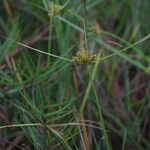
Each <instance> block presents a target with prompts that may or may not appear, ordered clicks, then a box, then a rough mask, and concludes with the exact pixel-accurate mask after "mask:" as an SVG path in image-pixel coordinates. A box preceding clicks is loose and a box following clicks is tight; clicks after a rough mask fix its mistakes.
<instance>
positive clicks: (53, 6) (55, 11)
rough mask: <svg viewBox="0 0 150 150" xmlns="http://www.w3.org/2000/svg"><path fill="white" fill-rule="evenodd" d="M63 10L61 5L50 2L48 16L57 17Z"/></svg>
mask: <svg viewBox="0 0 150 150" xmlns="http://www.w3.org/2000/svg"><path fill="white" fill-rule="evenodd" d="M61 9H62V6H61V5H58V4H55V3H54V2H50V10H49V13H48V16H50V17H53V16H56V15H57V14H58V13H59V12H60V10H61Z"/></svg>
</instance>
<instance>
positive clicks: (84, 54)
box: [72, 49, 97, 64]
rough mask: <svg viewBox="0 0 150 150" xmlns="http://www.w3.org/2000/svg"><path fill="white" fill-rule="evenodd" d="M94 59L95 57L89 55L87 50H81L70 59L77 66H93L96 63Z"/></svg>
mask: <svg viewBox="0 0 150 150" xmlns="http://www.w3.org/2000/svg"><path fill="white" fill-rule="evenodd" d="M96 57H97V56H96V55H91V54H90V53H89V52H88V51H87V50H85V49H82V50H80V51H78V52H77V53H76V55H75V56H73V58H72V59H73V61H75V62H76V63H77V64H93V63H95V62H96Z"/></svg>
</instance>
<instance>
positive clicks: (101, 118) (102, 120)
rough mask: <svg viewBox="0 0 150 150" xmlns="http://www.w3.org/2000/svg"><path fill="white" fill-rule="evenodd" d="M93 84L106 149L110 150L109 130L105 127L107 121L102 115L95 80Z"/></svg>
mask: <svg viewBox="0 0 150 150" xmlns="http://www.w3.org/2000/svg"><path fill="white" fill-rule="evenodd" d="M92 85H93V90H94V95H95V99H96V103H97V107H98V113H99V117H100V123H101V124H100V126H102V133H103V136H104V141H105V145H106V149H107V150H110V146H109V141H108V137H107V132H106V127H105V121H104V118H103V115H102V109H101V108H102V107H101V103H100V102H99V99H98V95H97V91H96V88H95V85H94V82H92Z"/></svg>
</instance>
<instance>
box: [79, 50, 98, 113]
mask: <svg viewBox="0 0 150 150" xmlns="http://www.w3.org/2000/svg"><path fill="white" fill-rule="evenodd" d="M100 56H101V53H100V52H99V53H98V55H97V61H96V63H95V65H94V68H93V71H92V75H91V78H90V81H89V83H88V86H87V89H86V92H85V95H84V97H83V100H82V104H81V108H80V115H82V114H83V111H84V108H85V104H86V101H87V98H88V95H89V93H90V90H91V86H92V82H93V79H94V77H95V74H96V71H97V68H98V64H99V59H100Z"/></svg>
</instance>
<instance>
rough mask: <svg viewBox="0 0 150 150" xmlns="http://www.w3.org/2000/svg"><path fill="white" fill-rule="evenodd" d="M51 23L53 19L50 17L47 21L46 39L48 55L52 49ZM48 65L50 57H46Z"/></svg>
mask: <svg viewBox="0 0 150 150" xmlns="http://www.w3.org/2000/svg"><path fill="white" fill-rule="evenodd" d="M52 22H53V17H50V20H49V37H48V53H51V51H52V50H51V49H52ZM49 63H50V56H48V64H49Z"/></svg>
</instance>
